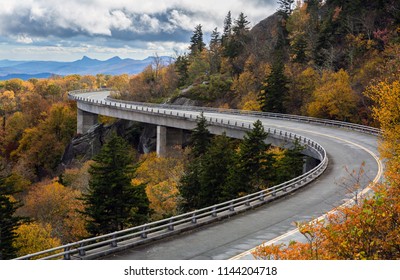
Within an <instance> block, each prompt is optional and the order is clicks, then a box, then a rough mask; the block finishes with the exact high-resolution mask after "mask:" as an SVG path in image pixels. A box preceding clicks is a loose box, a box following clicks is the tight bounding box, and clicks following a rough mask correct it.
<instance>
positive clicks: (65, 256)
mask: <svg viewBox="0 0 400 280" xmlns="http://www.w3.org/2000/svg"><path fill="white" fill-rule="evenodd" d="M70 249H71V247H69V246H67V247H65V248H64V252H65V254H64V260H70V259H71V254H70V252H69V251H70Z"/></svg>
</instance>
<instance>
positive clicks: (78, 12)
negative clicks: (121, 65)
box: [0, 0, 277, 61]
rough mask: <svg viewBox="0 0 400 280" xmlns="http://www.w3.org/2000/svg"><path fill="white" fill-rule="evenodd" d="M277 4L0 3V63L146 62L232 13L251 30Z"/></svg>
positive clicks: (201, 0)
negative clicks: (243, 17)
mask: <svg viewBox="0 0 400 280" xmlns="http://www.w3.org/2000/svg"><path fill="white" fill-rule="evenodd" d="M276 2H277V1H276V0H223V1H222V0H64V1H63V0H1V9H0V59H12V60H58V61H72V60H76V59H80V58H81V57H82V56H84V55H87V56H89V57H91V58H97V59H108V58H111V57H113V56H116V55H118V56H120V57H121V58H135V59H143V58H145V57H148V56H150V55H154V54H158V55H160V56H161V55H173V54H174V53H183V52H185V51H186V50H187V47H188V42H189V39H190V36H191V34H192V32H193V29H194V27H195V26H196V25H197V24H202V26H203V32H204V33H205V36H206V37H207V36H208V35H209V33H210V32H211V31H212V30H213V29H214V28H215V27H218V29H219V30H222V26H223V21H224V18H225V16H226V14H227V13H228V11H231V13H232V17H233V18H236V17H237V16H238V15H239V13H240V12H243V13H244V14H245V15H246V16H247V19H248V20H249V21H250V22H251V26H253V25H255V24H257V23H258V22H259V21H260V20H262V19H264V18H266V17H267V16H269V15H271V14H272V13H274V12H275V11H276V8H277V4H276Z"/></svg>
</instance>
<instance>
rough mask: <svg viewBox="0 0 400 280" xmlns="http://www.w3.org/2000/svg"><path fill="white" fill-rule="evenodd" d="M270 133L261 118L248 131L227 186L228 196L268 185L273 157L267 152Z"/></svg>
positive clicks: (245, 192) (253, 190) (250, 191)
mask: <svg viewBox="0 0 400 280" xmlns="http://www.w3.org/2000/svg"><path fill="white" fill-rule="evenodd" d="M267 136H268V133H266V132H265V130H264V127H263V125H262V123H261V121H260V120H257V121H256V122H255V123H254V124H253V129H252V130H251V131H249V132H247V133H246V135H245V136H244V138H243V141H242V142H241V143H240V145H239V149H238V150H239V151H238V153H237V155H236V158H235V166H234V168H232V169H231V171H230V174H229V178H228V180H227V181H228V182H227V184H226V186H225V194H226V196H231V197H230V198H235V197H236V196H238V195H243V194H249V193H252V192H255V191H257V190H260V189H264V188H266V187H268V185H269V184H270V181H271V178H272V177H273V176H272V174H273V172H272V165H273V159H272V156H271V155H270V154H268V153H267V151H268V149H269V148H270V145H269V144H266V143H265V139H266V138H267Z"/></svg>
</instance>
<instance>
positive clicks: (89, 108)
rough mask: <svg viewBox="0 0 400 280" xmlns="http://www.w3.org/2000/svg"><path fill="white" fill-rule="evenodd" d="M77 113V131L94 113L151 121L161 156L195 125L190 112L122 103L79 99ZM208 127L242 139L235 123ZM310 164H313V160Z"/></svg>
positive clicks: (273, 140) (277, 140)
mask: <svg viewBox="0 0 400 280" xmlns="http://www.w3.org/2000/svg"><path fill="white" fill-rule="evenodd" d="M77 114H78V116H77V117H78V127H77V132H78V133H80V134H84V133H86V132H87V131H88V130H89V128H90V127H91V126H92V125H94V124H96V123H97V121H98V115H104V116H110V117H114V118H118V119H125V120H130V121H136V122H141V123H146V124H152V125H155V126H156V127H157V133H156V135H157V144H156V151H157V153H158V154H159V155H160V156H165V155H166V154H167V152H168V150H169V149H170V148H171V147H173V146H182V144H183V143H184V138H185V137H184V133H183V131H184V130H189V131H191V130H193V129H194V128H195V127H196V116H191V115H190V116H187V117H183V118H182V117H176V116H172V115H171V116H168V117H166V116H163V115H160V114H153V113H151V112H143V111H132V110H124V108H123V107H122V108H120V107H115V108H113V107H107V106H101V105H98V104H90V103H83V102H78V113H77ZM208 129H209V131H210V132H211V133H212V134H214V135H222V134H223V133H225V134H226V135H227V136H228V137H231V138H236V139H243V137H244V135H245V134H246V131H247V130H246V129H239V128H238V127H230V126H221V125H213V124H212V123H211V124H210V125H209V127H208ZM266 142H267V143H268V144H271V145H273V146H277V147H282V148H291V147H293V143H292V141H288V140H287V138H286V137H285V136H279V135H273V134H272V133H271V134H269V135H268V138H267V140H266ZM303 154H304V155H306V156H309V157H311V158H314V159H316V160H318V161H319V160H321V159H320V155H319V154H317V153H316V152H315V151H314V150H313V149H308V148H307V149H305V150H304V151H303ZM311 165H312V166H314V165H315V164H314V162H313V163H312V164H311ZM307 169H309V168H307Z"/></svg>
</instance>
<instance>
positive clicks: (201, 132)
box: [178, 113, 212, 210]
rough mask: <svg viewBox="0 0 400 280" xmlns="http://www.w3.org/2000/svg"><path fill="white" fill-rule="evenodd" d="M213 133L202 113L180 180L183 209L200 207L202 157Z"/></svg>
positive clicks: (193, 133)
mask: <svg viewBox="0 0 400 280" xmlns="http://www.w3.org/2000/svg"><path fill="white" fill-rule="evenodd" d="M211 138H212V135H211V133H210V131H209V130H208V129H207V120H206V118H205V117H204V115H203V113H201V115H200V118H199V119H198V121H197V126H196V128H195V129H194V130H193V131H192V135H191V139H190V143H191V144H190V145H191V151H190V154H189V159H190V162H189V164H188V165H187V166H186V168H185V173H184V175H183V176H182V177H181V180H180V182H179V186H178V189H179V193H180V195H181V197H182V198H183V201H182V203H181V207H182V208H183V210H192V209H196V208H198V206H199V205H201V203H200V202H199V196H198V192H199V190H200V179H199V178H200V170H201V164H202V162H201V158H202V157H203V156H204V154H205V153H206V152H207V149H208V147H209V146H210V142H211Z"/></svg>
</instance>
